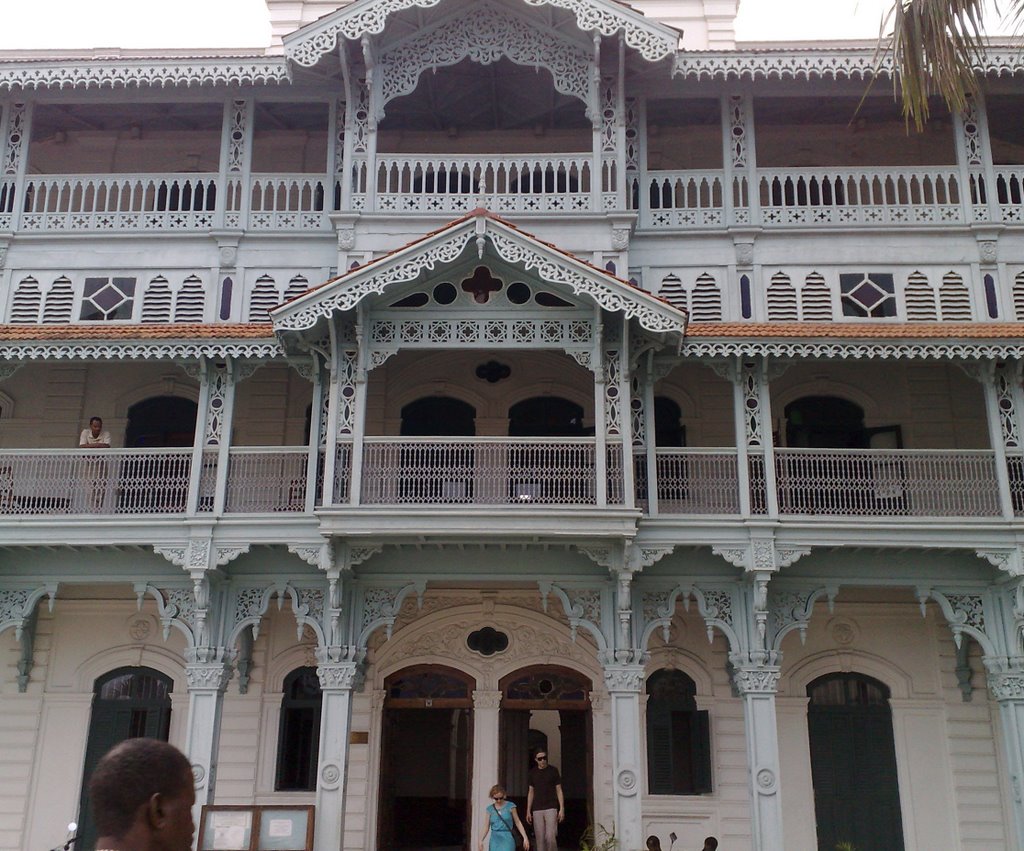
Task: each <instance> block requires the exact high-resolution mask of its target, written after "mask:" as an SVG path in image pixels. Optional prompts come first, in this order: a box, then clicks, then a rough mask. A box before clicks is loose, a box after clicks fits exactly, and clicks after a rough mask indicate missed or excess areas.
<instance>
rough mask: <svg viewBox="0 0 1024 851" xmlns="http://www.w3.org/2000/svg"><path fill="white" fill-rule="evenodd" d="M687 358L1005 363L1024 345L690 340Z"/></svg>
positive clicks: (685, 351)
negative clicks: (1003, 361) (1004, 361)
mask: <svg viewBox="0 0 1024 851" xmlns="http://www.w3.org/2000/svg"><path fill="white" fill-rule="evenodd" d="M682 355H683V357H684V358H693V359H705V358H726V357H737V356H739V357H759V356H769V357H772V358H790V359H794V360H800V359H802V358H811V359H813V358H821V359H836V360H974V359H985V358H990V359H994V360H1005V359H1008V358H1022V357H1024V343H1017V342H1001V343H981V342H970V341H963V340H957V339H949V340H941V341H940V340H935V341H929V342H927V343H925V342H912V341H909V340H908V341H896V340H889V341H880V342H877V343H870V342H852V341H842V342H829V341H812V340H807V341H803V342H801V341H791V340H774V341H773V340H763V341H761V340H721V339H719V340H712V339H700V338H695V337H692V336H691V337H687V339H686V341H685V342H684V343H683V346H682Z"/></svg>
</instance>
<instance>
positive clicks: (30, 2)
mask: <svg viewBox="0 0 1024 851" xmlns="http://www.w3.org/2000/svg"><path fill="white" fill-rule="evenodd" d="M891 2H892V0H741V3H740V15H739V18H738V19H737V23H736V29H737V37H738V38H739V39H741V40H743V41H770V40H779V39H785V40H799V39H815V38H825V39H873V38H877V37H878V32H879V23H880V21H881V19H882V16H883V14H884V13H885V11H887V10H888V8H889V6H890V5H891ZM993 20H994V18H993ZM269 42H270V26H269V23H268V19H267V7H266V4H265V3H264V0H170V2H168V0H163V2H157V0H0V50H17V49H32V48H53V49H60V48H83V47H125V48H147V47H149V48H171V47H181V48H185V47H263V46H265V45H267V44H269Z"/></svg>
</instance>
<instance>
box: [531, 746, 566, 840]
mask: <svg viewBox="0 0 1024 851" xmlns="http://www.w3.org/2000/svg"><path fill="white" fill-rule="evenodd" d="M533 759H534V762H535V763H536V765H535V766H534V767H533V768H531V769H530V791H529V793H528V794H527V796H526V821H527V822H528V823H529V824H532V825H533V832H534V840H535V842H536V845H535V846H534V849H535V851H558V824H559V822H562V821H564V820H565V796H564V795H563V794H562V776H561V775H560V774H559V773H558V769H557V768H555V766H553V765H548V753H547V751H537V753H536V754H534V757H533Z"/></svg>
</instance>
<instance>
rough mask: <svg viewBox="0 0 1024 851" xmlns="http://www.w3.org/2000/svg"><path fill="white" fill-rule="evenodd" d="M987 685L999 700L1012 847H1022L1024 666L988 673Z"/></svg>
mask: <svg viewBox="0 0 1024 851" xmlns="http://www.w3.org/2000/svg"><path fill="white" fill-rule="evenodd" d="M988 687H989V690H990V691H991V692H992V696H993V697H994V698H995V699H996V700H997V701H999V720H1000V721H1001V722H1002V728H1003V735H1002V736H1001V744H1002V747H1003V758H1004V759H1005V761H1006V768H1007V771H1008V773H1009V775H1010V778H1009V779H1010V795H1009V799H1010V805H1011V807H1012V808H1013V813H1012V816H1013V830H1014V836H1015V838H1016V842H1014V843H1012V844H1013V846H1014V847H1016V848H1021V847H1024V791H1022V787H1024V668H1020V669H1015V670H1009V671H1002V672H998V673H990V674H989V675H988Z"/></svg>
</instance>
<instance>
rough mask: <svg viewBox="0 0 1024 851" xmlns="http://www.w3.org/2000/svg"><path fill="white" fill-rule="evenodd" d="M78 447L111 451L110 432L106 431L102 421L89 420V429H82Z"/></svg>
mask: <svg viewBox="0 0 1024 851" xmlns="http://www.w3.org/2000/svg"><path fill="white" fill-rule="evenodd" d="M78 445H79V446H80V447H81V448H82V449H110V432H109V431H104V429H103V420H102V419H100V418H99V417H91V418H90V419H89V428H86V429H82V434H81V435H80V436H79V438H78Z"/></svg>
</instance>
